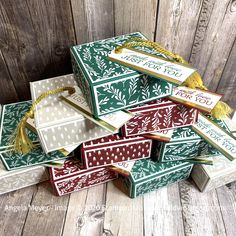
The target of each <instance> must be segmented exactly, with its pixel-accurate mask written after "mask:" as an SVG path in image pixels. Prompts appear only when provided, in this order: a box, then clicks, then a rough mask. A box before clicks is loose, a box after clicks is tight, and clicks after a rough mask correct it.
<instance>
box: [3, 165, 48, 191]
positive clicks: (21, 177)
mask: <svg viewBox="0 0 236 236" xmlns="http://www.w3.org/2000/svg"><path fill="white" fill-rule="evenodd" d="M48 179H49V175H48V171H47V169H46V167H44V166H34V167H29V168H24V169H21V170H14V171H7V170H6V169H5V168H4V166H3V164H2V163H1V161H0V182H1V184H0V195H1V194H4V193H8V192H12V191H15V190H18V189H21V188H25V187H28V186H31V185H35V184H37V183H40V182H43V181H46V180H48Z"/></svg>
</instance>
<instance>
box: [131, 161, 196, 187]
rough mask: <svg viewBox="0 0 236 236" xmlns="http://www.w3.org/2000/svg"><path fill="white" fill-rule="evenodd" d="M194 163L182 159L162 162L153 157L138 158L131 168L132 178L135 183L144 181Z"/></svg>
mask: <svg viewBox="0 0 236 236" xmlns="http://www.w3.org/2000/svg"><path fill="white" fill-rule="evenodd" d="M192 165H193V164H191V163H187V162H181V161H175V162H166V163H160V162H154V161H152V160H151V159H143V160H138V161H136V162H135V164H134V166H133V168H132V170H131V173H130V178H131V180H132V181H133V182H134V183H138V182H143V181H146V180H150V179H152V178H156V177H158V176H161V175H164V174H166V173H169V172H172V171H176V170H179V169H183V168H186V167H188V166H192Z"/></svg>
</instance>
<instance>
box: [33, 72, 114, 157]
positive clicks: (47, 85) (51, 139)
mask: <svg viewBox="0 0 236 236" xmlns="http://www.w3.org/2000/svg"><path fill="white" fill-rule="evenodd" d="M75 85H76V82H75V80H74V77H73V75H72V74H70V75H64V76H59V77H54V78H50V79H46V80H40V81H36V82H31V83H30V90H31V96H32V101H33V102H34V101H35V100H36V99H37V98H38V97H39V96H40V95H41V94H42V93H43V92H46V91H48V90H52V89H57V88H60V87H73V86H75ZM34 118H35V127H36V130H37V132H38V135H39V139H40V141H41V145H42V147H43V149H44V151H45V152H46V153H48V152H51V151H54V150H58V149H61V148H66V147H70V146H72V145H79V144H80V143H81V142H85V141H88V140H92V139H97V138H100V137H104V136H107V135H109V134H111V133H110V132H109V131H107V130H106V129H104V128H102V127H100V126H98V125H97V124H95V123H94V122H92V121H90V120H89V119H87V118H85V117H84V116H82V115H81V114H80V113H79V112H78V111H76V110H75V109H74V108H72V107H70V106H68V105H67V104H65V103H64V102H63V101H62V100H61V99H60V96H59V95H58V94H55V95H50V96H48V97H47V98H45V99H43V100H42V101H41V102H40V103H39V104H38V105H37V106H36V109H35V115H34Z"/></svg>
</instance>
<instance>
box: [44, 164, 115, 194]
mask: <svg viewBox="0 0 236 236" xmlns="http://www.w3.org/2000/svg"><path fill="white" fill-rule="evenodd" d="M49 173H50V179H51V184H52V186H53V188H54V190H55V192H56V194H57V195H58V196H62V195H65V194H68V193H72V192H76V191H78V190H80V189H84V188H88V187H91V186H95V185H98V184H101V183H105V182H108V181H111V180H113V179H116V178H117V177H118V174H117V173H116V172H113V171H112V170H110V169H109V168H94V169H91V170H84V169H81V164H80V162H79V161H76V160H73V159H71V160H70V159H69V160H67V161H66V162H65V163H64V167H63V168H49Z"/></svg>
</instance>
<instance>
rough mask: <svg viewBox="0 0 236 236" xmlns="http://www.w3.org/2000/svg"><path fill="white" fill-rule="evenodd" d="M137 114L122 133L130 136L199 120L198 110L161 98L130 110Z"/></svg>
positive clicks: (177, 126)
mask: <svg viewBox="0 0 236 236" xmlns="http://www.w3.org/2000/svg"><path fill="white" fill-rule="evenodd" d="M129 111H130V112H132V113H134V114H135V116H134V117H133V118H132V119H130V120H129V121H128V122H127V123H126V124H125V125H124V126H123V127H122V135H123V136H126V137H129V136H135V135H143V134H147V133H152V132H157V131H161V130H168V129H173V128H179V127H184V126H189V125H192V124H194V123H195V122H196V121H197V116H198V111H197V110H196V109H194V108H188V107H185V106H183V105H182V104H176V103H174V102H172V101H170V100H169V99H159V100H155V101H152V102H148V103H145V104H144V105H142V106H137V107H135V108H132V109H130V110H129Z"/></svg>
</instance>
